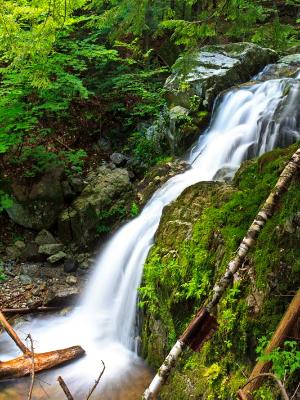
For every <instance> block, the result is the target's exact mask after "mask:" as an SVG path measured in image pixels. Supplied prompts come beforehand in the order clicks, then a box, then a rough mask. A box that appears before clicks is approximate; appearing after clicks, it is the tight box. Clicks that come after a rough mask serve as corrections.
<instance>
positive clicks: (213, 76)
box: [165, 43, 277, 110]
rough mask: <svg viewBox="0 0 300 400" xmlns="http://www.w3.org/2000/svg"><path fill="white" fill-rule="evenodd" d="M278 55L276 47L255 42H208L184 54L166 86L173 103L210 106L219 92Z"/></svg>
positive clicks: (199, 106) (258, 69)
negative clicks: (261, 45) (263, 46)
mask: <svg viewBox="0 0 300 400" xmlns="http://www.w3.org/2000/svg"><path fill="white" fill-rule="evenodd" d="M276 58H277V55H276V53H275V52H274V51H273V50H270V49H266V48H262V47H260V46H258V45H255V44H252V43H231V44H227V45H211V46H210V45H209V46H205V47H202V48H201V49H200V50H199V51H196V52H191V53H187V54H185V55H183V56H181V57H180V58H179V59H178V60H177V61H176V63H175V64H174V66H173V73H172V75H171V76H170V77H169V78H168V79H167V81H166V83H165V88H166V89H167V96H168V99H169V101H170V103H171V104H173V105H179V106H182V107H185V108H187V109H189V108H190V107H191V103H193V105H195V102H197V103H198V108H199V109H202V110H203V109H211V107H212V105H213V101H214V99H215V98H216V96H217V95H218V94H219V93H220V92H221V91H223V90H225V89H228V88H230V87H231V86H233V85H235V84H238V83H241V82H245V81H247V80H249V79H250V77H251V76H252V75H254V74H256V73H258V72H259V71H260V69H261V68H263V67H264V66H265V65H266V64H269V63H271V62H274V61H275V60H276Z"/></svg>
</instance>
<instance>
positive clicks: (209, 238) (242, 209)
mask: <svg viewBox="0 0 300 400" xmlns="http://www.w3.org/2000/svg"><path fill="white" fill-rule="evenodd" d="M295 149H296V145H293V146H290V147H289V148H287V149H276V150H274V151H272V152H270V153H267V154H265V155H263V156H262V157H260V158H258V159H256V160H252V161H248V162H246V163H244V164H243V165H242V167H241V168H240V170H239V171H238V173H237V174H236V177H235V179H234V182H233V185H234V186H233V187H230V186H228V185H226V184H217V183H214V184H213V183H211V184H209V183H201V184H197V185H195V186H194V187H192V188H189V189H187V190H186V191H185V192H184V193H183V194H182V195H181V196H180V197H179V199H178V200H177V201H175V202H174V203H172V204H171V205H170V206H169V207H167V208H166V210H165V212H164V215H163V217H162V222H161V225H160V228H159V231H158V234H157V238H156V244H155V245H154V247H153V248H152V251H151V252H150V255H149V257H148V260H147V262H146V266H145V273H144V279H143V285H142V288H141V299H142V305H143V307H144V310H145V311H144V312H145V320H146V321H148V324H147V323H145V326H144V331H143V342H144V344H145V343H146V344H148V345H147V346H144V356H145V357H147V359H148V360H149V362H150V364H151V365H153V366H155V367H157V366H158V365H159V364H160V362H161V361H162V359H163V356H164V355H165V354H166V352H167V351H168V350H169V348H170V346H171V345H172V343H173V342H174V341H175V338H176V336H179V335H180V333H181V332H182V331H183V330H184V328H185V327H186V325H187V323H188V321H189V320H190V319H191V318H192V316H193V314H194V313H195V311H196V310H197V309H198V308H199V306H200V304H202V303H203V302H204V301H205V299H206V298H207V295H208V293H209V291H210V290H211V288H212V286H213V283H214V282H215V281H216V280H217V279H218V278H219V277H220V276H221V275H222V274H223V272H224V271H225V269H226V266H227V263H228V261H229V260H230V259H231V258H232V257H233V255H234V254H235V251H236V249H237V246H238V244H239V242H240V241H241V239H242V238H243V236H244V234H245V233H246V231H247V229H248V227H249V225H250V224H251V222H252V220H253V218H254V217H255V215H256V213H257V211H258V210H259V208H260V206H261V205H262V203H263V202H264V200H265V199H266V198H267V196H268V194H269V192H270V190H271V189H272V188H273V186H274V184H275V183H276V181H277V179H278V176H279V174H280V172H281V170H282V169H283V167H284V165H285V163H286V162H287V161H288V159H289V158H290V157H291V155H292V154H293V153H294V151H295ZM299 204H300V190H299V177H298V178H296V180H294V181H293V183H292V184H291V186H290V189H289V191H288V193H286V195H285V196H284V197H283V199H282V201H281V204H280V206H279V207H278V210H277V212H276V214H275V216H274V217H273V218H272V219H271V220H270V221H269V222H268V223H267V224H266V226H265V228H264V230H263V232H262V233H261V235H260V237H259V239H258V241H257V244H256V246H255V248H254V249H253V250H252V251H251V252H250V254H249V256H248V258H247V260H246V261H245V266H246V267H247V269H245V271H244V272H243V271H242V272H240V274H239V276H238V281H237V282H236V283H235V285H234V287H233V288H232V289H230V290H228V292H227V293H226V295H225V297H224V298H223V300H222V302H221V304H220V307H219V315H218V321H219V324H220V326H219V329H218V331H217V333H216V334H215V335H214V337H213V338H212V340H211V341H210V342H209V343H207V344H206V345H205V347H204V349H203V350H202V352H201V354H199V355H195V354H187V355H185V356H184V358H183V359H182V361H181V363H180V365H179V369H178V370H177V372H175V373H174V375H173V376H172V377H171V378H170V385H167V386H166V387H165V388H164V390H163V394H162V399H169V400H171V399H174V400H175V399H176V400H181V399H182V400H184V399H198V398H200V397H201V396H202V397H201V398H203V399H224V400H225V399H228V398H230V397H231V396H233V395H234V393H235V392H236V390H237V389H238V388H239V387H240V386H241V385H242V384H243V383H244V382H245V374H246V375H247V374H249V373H250V371H251V369H252V367H253V365H254V363H255V360H256V354H255V348H256V346H257V341H258V338H260V337H261V336H268V335H271V334H272V332H273V331H274V330H275V328H276V326H277V324H278V322H279V320H280V319H281V317H282V315H283V313H284V311H285V309H286V307H287V304H288V303H289V301H290V299H291V297H289V296H286V295H287V294H290V293H293V292H294V291H295V290H296V289H297V288H298V287H299V286H300V274H299V271H300V229H299V227H300V215H299ZM248 271H249V272H248ZM150 320H151V321H152V325H153V321H156V323H159V325H160V327H161V330H162V331H164V332H165V334H164V335H161V336H159V335H158V337H157V335H156V338H154V336H153V331H152V330H151V324H150V323H149V321H150ZM163 336H164V337H163ZM153 339H154V341H155V340H156V341H158V342H159V341H160V340H161V341H162V342H163V346H162V345H161V344H160V346H157V345H155V344H154V343H151V345H149V343H150V342H151V341H152V340H153ZM158 347H159V349H160V350H159V352H157V348H158ZM155 349H156V350H155ZM158 353H159V356H157V355H158ZM154 359H155V361H154V362H153V360H154ZM264 390H266V389H262V393H263V391H264ZM268 390H269V393H270V395H269V396H273V395H272V390H273V389H270V388H269V387H268ZM262 398H263V397H262ZM264 398H266V399H269V398H275V397H264Z"/></svg>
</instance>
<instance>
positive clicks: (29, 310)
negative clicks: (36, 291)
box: [2, 306, 61, 315]
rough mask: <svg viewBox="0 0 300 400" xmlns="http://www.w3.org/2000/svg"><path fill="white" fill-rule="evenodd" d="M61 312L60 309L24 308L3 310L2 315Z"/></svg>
mask: <svg viewBox="0 0 300 400" xmlns="http://www.w3.org/2000/svg"><path fill="white" fill-rule="evenodd" d="M59 310H61V308H60V307H44V306H43V307H35V308H30V307H24V308H3V309H2V313H3V314H6V315H7V314H8V315H15V314H22V315H24V314H35V313H47V312H56V311H59Z"/></svg>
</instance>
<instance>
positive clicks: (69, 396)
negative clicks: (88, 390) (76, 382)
mask: <svg viewBox="0 0 300 400" xmlns="http://www.w3.org/2000/svg"><path fill="white" fill-rule="evenodd" d="M57 380H58V383H59V384H60V387H61V388H62V390H63V392H64V394H65V395H66V397H67V399H68V400H74V397H73V396H72V394H71V392H70V390H69V388H68V386H67V384H66V382H65V381H64V380H63V378H62V377H61V376H59V377H58V378H57Z"/></svg>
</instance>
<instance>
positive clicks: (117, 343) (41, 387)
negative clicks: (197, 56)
mask: <svg viewBox="0 0 300 400" xmlns="http://www.w3.org/2000/svg"><path fill="white" fill-rule="evenodd" d="M299 104H300V81H299V80H297V79H290V78H289V79H280V80H270V81H267V82H263V83H259V82H256V83H252V84H251V85H242V86H240V87H237V88H234V89H232V90H230V91H228V92H226V93H225V94H223V95H222V96H221V97H220V98H218V99H217V100H216V103H215V107H214V111H213V115H212V120H211V124H210V126H209V128H208V129H207V130H206V131H205V132H204V134H202V135H201V136H200V138H199V141H198V143H197V144H196V145H195V146H194V147H193V148H192V150H191V151H190V154H189V156H188V159H187V161H188V162H189V163H190V164H191V169H189V170H188V171H187V172H185V173H182V174H180V175H177V176H175V177H173V178H171V179H170V180H169V181H168V182H167V183H166V184H164V186H162V187H161V188H160V189H159V190H157V192H156V193H154V195H153V196H152V198H151V199H150V200H149V202H148V203H147V205H146V206H145V208H144V209H143V211H142V213H141V214H140V215H139V216H138V217H137V218H135V219H134V220H132V221H131V222H129V223H128V224H126V225H125V226H124V227H122V228H121V229H120V230H119V231H118V232H117V233H116V234H115V235H114V236H113V237H112V238H111V239H110V241H109V242H108V243H107V245H106V246H105V248H104V249H103V250H102V251H101V254H100V255H99V257H98V260H97V262H96V265H95V268H94V272H93V273H92V275H91V277H90V280H89V283H88V285H87V287H86V289H85V292H84V294H83V296H82V298H81V300H80V302H79V304H78V306H77V307H76V308H75V310H74V311H73V312H72V313H70V314H69V315H65V316H62V315H59V316H51V317H45V316H44V317H33V318H30V319H28V321H27V322H24V323H22V324H21V325H20V326H17V327H16V330H17V332H18V333H19V334H20V336H21V337H23V338H24V337H25V336H26V334H27V333H29V332H30V333H31V335H32V337H33V338H34V344H35V351H37V352H43V351H50V350H54V349H59V348H64V347H68V346H72V345H76V344H80V345H81V346H82V347H83V348H84V349H85V350H86V353H87V354H86V356H85V357H84V358H83V359H81V360H78V361H76V362H74V363H71V364H69V365H67V366H65V367H62V368H59V370H55V371H51V372H47V373H43V374H42V375H40V376H39V377H40V380H39V381H37V382H36V391H35V392H34V393H35V394H34V396H33V398H34V399H42V398H45V399H47V398H51V399H52V400H55V399H62V398H63V395H62V392H61V389H60V388H59V387H58V384H57V382H56V378H57V377H58V376H59V375H62V376H63V377H64V379H65V381H66V382H67V384H68V386H69V387H70V389H71V391H72V392H73V394H74V395H77V396H78V397H77V398H78V399H79V398H84V397H83V395H84V394H86V393H87V392H88V388H89V387H90V386H91V385H92V384H93V382H94V379H95V378H96V377H97V375H98V373H99V371H100V369H101V362H100V360H103V361H104V362H105V365H106V370H105V373H104V375H103V378H102V380H101V383H100V385H99V386H98V390H99V391H100V393H101V394H102V396H101V398H103V399H106V400H108V399H113V400H116V399H122V400H125V399H132V400H133V399H138V398H139V396H140V394H141V393H142V392H143V390H144V389H145V387H146V386H147V383H148V382H149V380H150V378H151V374H150V372H149V370H148V369H147V367H146V366H145V364H144V362H143V360H141V359H140V358H139V357H138V355H137V352H136V350H135V349H136V344H135V337H136V335H137V332H136V307H137V306H136V304H137V294H138V287H139V285H140V281H141V278H142V273H143V265H144V262H145V260H146V257H147V254H148V252H149V249H150V247H151V246H152V244H153V241H154V235H155V232H156V230H157V228H158V225H159V221H160V218H161V214H162V211H163V208H164V207H165V206H166V205H167V204H169V203H170V202H172V201H173V200H175V199H176V198H177V197H178V196H179V195H180V194H181V193H182V191H183V190H184V189H185V188H187V187H189V186H191V185H193V184H195V183H197V182H200V181H210V180H222V179H225V178H230V177H232V176H233V174H234V173H235V171H236V170H237V169H238V168H239V166H240V164H241V163H242V161H244V160H245V159H248V158H252V157H255V156H257V155H260V154H263V153H264V152H266V151H269V150H272V149H273V148H274V147H277V146H287V145H289V144H291V143H293V142H295V141H296V140H299V139H300V111H299V106H298V105H299ZM0 354H1V360H3V361H4V360H7V359H11V358H13V357H15V356H16V355H18V349H16V347H15V345H14V344H13V343H12V342H11V340H10V339H9V338H7V337H6V335H2V338H1V341H0ZM133 379H134V383H133ZM12 390H14V392H12ZM16 390H17V391H19V393H21V394H20V398H24V393H22V391H24V384H20V386H19V383H14V386H13V389H12V385H11V384H5V385H2V388H1V391H0V399H17V398H19V397H18V395H17V394H16V393H17V392H16ZM46 392H47V393H48V395H47V394H46ZM12 393H13V395H12ZM1 396H2V397H1ZM12 396H13V397H12ZM47 396H48V397H47Z"/></svg>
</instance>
